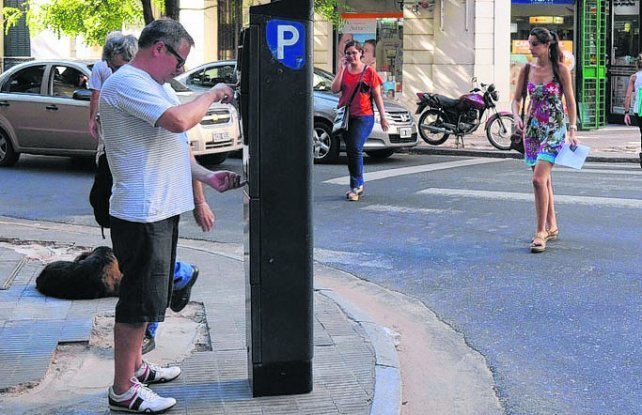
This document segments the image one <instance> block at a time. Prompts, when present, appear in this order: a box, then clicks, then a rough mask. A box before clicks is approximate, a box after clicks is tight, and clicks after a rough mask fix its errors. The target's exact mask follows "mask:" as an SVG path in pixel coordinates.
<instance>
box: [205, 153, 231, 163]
mask: <svg viewBox="0 0 642 415" xmlns="http://www.w3.org/2000/svg"><path fill="white" fill-rule="evenodd" d="M227 154H228V153H216V154H206V155H204V156H199V157H198V158H199V159H200V162H201V164H204V165H208V166H216V165H219V164H221V163H223V162H224V161H225V160H226V159H227Z"/></svg>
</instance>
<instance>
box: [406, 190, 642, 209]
mask: <svg viewBox="0 0 642 415" xmlns="http://www.w3.org/2000/svg"><path fill="white" fill-rule="evenodd" d="M417 193H418V194H421V195H435V196H456V197H469V198H477V199H494V200H508V201H518V202H521V201H529V202H532V201H533V200H534V196H533V194H532V193H514V192H494V191H488V190H465V189H438V188H428V189H424V190H420V191H418V192H417ZM555 203H556V204H558V203H572V204H576V205H587V206H610V207H625V208H642V200H640V199H622V198H612V197H593V196H572V195H555Z"/></svg>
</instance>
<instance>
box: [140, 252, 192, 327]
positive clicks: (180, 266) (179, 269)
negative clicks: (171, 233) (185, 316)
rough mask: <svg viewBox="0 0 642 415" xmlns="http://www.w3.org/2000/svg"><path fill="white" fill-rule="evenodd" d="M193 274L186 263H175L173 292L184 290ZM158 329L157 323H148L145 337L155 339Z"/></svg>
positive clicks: (190, 267)
mask: <svg viewBox="0 0 642 415" xmlns="http://www.w3.org/2000/svg"><path fill="white" fill-rule="evenodd" d="M193 273H194V268H192V266H191V265H190V264H188V263H186V262H181V261H176V263H175V264H174V288H173V291H176V290H180V289H181V288H184V287H185V286H186V285H187V283H188V282H189V280H191V279H192V274H193ZM157 328H158V323H157V322H155V323H148V324H147V330H146V331H145V335H146V336H147V337H155V336H156V329H157Z"/></svg>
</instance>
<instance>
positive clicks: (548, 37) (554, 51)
mask: <svg viewBox="0 0 642 415" xmlns="http://www.w3.org/2000/svg"><path fill="white" fill-rule="evenodd" d="M530 35H531V36H535V38H536V39H537V41H538V42H540V43H548V44H549V47H548V57H549V59H550V60H551V65H552V66H553V75H554V76H555V79H557V82H559V84H560V86H561V85H562V82H561V81H562V79H561V78H560V63H562V62H563V61H564V54H563V53H562V48H560V39H559V37H558V36H557V33H555V32H552V31H550V30H548V29H547V28H545V27H534V28H533V29H531V34H530Z"/></svg>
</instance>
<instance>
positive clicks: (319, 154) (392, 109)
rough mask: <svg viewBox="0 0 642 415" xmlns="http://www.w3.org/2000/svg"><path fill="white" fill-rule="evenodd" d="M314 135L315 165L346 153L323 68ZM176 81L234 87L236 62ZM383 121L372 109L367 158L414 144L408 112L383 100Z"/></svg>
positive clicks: (317, 81)
mask: <svg viewBox="0 0 642 415" xmlns="http://www.w3.org/2000/svg"><path fill="white" fill-rule="evenodd" d="M313 77H314V79H313V86H314V134H313V137H312V143H313V146H312V147H313V151H314V161H315V163H332V162H335V161H336V160H337V159H338V157H339V152H340V151H343V150H345V145H344V143H343V140H342V137H341V136H340V135H336V134H332V123H333V121H334V116H335V114H336V109H337V104H338V103H339V95H337V94H333V93H332V91H331V90H330V86H331V85H332V80H333V78H334V75H333V74H331V73H330V72H327V71H324V70H323V69H319V68H314V75H313ZM176 79H178V80H180V81H181V82H183V83H184V84H185V85H187V86H188V87H189V88H190V89H193V90H194V91H205V90H207V89H209V88H211V87H212V86H214V85H216V84H217V83H219V82H224V83H228V84H236V83H237V79H236V61H233V60H228V61H219V62H210V63H206V64H203V65H200V66H197V67H196V68H194V69H191V70H189V71H187V72H185V73H183V74H181V75H179V76H178V77H177V78H176ZM384 107H385V108H386V119H387V120H388V122H389V124H390V129H389V130H388V131H387V132H384V131H383V130H382V129H381V124H380V122H379V120H380V117H379V114H378V112H377V110H376V108H375V126H374V128H373V130H372V133H371V134H370V137H368V140H367V141H366V143H365V145H364V151H365V152H366V154H368V155H369V156H370V157H375V158H386V157H390V156H391V155H392V154H393V153H394V152H395V151H396V150H399V149H404V148H410V147H414V146H416V145H417V142H418V141H417V140H418V136H417V124H416V123H415V121H414V118H413V117H412V115H411V113H410V111H408V110H407V109H406V108H405V107H403V106H402V105H400V104H398V103H396V102H394V101H390V100H386V99H384Z"/></svg>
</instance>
